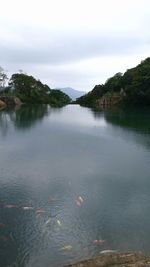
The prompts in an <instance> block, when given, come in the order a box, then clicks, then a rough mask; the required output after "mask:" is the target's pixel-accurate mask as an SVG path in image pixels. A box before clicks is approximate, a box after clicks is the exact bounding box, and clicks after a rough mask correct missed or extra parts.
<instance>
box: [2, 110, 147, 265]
mask: <svg viewBox="0 0 150 267" xmlns="http://www.w3.org/2000/svg"><path fill="white" fill-rule="evenodd" d="M79 196H81V197H82V198H83V200H84V201H83V202H82V203H81V200H80V199H79V200H78V197H79ZM79 204H80V206H79ZM9 205H14V206H9ZM23 207H32V208H33V209H30V210H27V209H23ZM96 239H102V240H105V242H104V243H103V244H99V245H98V244H94V243H93V241H94V240H96ZM64 246H70V247H69V248H68V250H65V249H62V248H63V247H64ZM69 249H70V250H69ZM105 249H114V250H118V251H126V250H136V251H142V252H144V253H149V252H150V110H148V109H145V110H128V111H123V110H113V111H110V110H108V111H99V112H94V111H92V110H90V109H87V108H81V107H79V106H67V107H65V108H62V109H51V108H49V107H48V106H29V107H25V106H24V107H22V108H20V109H18V110H16V111H7V112H6V111H3V112H2V111H1V112H0V267H8V266H9V267H10V266H11V267H56V266H63V265H64V264H68V263H70V262H75V261H77V260H81V259H85V258H89V257H92V256H95V255H97V254H99V252H100V251H102V250H105Z"/></svg>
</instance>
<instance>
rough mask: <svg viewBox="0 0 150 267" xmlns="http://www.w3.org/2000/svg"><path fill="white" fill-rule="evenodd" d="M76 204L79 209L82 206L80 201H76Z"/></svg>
mask: <svg viewBox="0 0 150 267" xmlns="http://www.w3.org/2000/svg"><path fill="white" fill-rule="evenodd" d="M75 202H76V204H77V206H79V207H80V206H81V203H80V201H79V200H77V199H76V200H75Z"/></svg>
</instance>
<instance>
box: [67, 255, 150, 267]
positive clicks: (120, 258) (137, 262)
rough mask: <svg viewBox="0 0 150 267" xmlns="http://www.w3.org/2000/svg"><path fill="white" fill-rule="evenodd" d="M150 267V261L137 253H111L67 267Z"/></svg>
mask: <svg viewBox="0 0 150 267" xmlns="http://www.w3.org/2000/svg"><path fill="white" fill-rule="evenodd" d="M108 266H109V267H150V260H149V259H148V258H145V257H144V256H142V255H140V254H136V253H132V252H129V253H110V254H107V255H101V256H98V257H96V258H93V259H89V260H85V261H81V262H79V263H75V264H71V265H68V266H66V267H108Z"/></svg>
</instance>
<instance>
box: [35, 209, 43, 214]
mask: <svg viewBox="0 0 150 267" xmlns="http://www.w3.org/2000/svg"><path fill="white" fill-rule="evenodd" d="M44 212H45V210H43V209H37V210H36V213H37V214H41V213H44Z"/></svg>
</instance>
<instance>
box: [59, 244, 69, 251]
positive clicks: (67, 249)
mask: <svg viewBox="0 0 150 267" xmlns="http://www.w3.org/2000/svg"><path fill="white" fill-rule="evenodd" d="M71 249H72V246H71V245H68V246H64V247H62V248H61V249H60V250H64V251H69V250H71Z"/></svg>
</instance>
